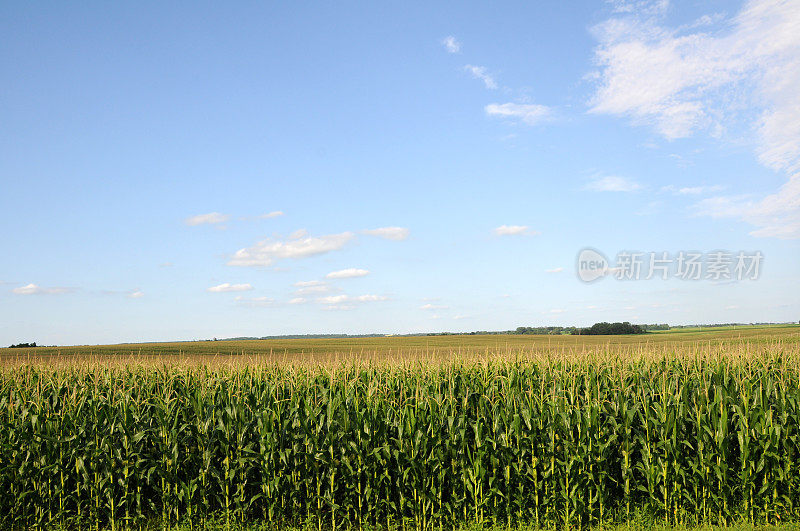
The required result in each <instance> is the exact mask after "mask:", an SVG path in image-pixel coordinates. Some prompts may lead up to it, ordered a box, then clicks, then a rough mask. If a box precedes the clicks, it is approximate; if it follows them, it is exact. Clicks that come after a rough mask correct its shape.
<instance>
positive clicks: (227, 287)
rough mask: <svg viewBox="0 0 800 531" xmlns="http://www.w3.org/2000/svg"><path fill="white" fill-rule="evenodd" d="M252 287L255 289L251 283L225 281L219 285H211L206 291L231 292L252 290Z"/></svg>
mask: <svg viewBox="0 0 800 531" xmlns="http://www.w3.org/2000/svg"><path fill="white" fill-rule="evenodd" d="M251 289H253V286H251V285H250V284H229V283H228V282H225V283H224V284H220V285H218V286H211V287H210V288H208V289H207V290H206V291H209V292H211V293H229V292H232V291H250V290H251Z"/></svg>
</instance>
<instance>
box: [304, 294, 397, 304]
mask: <svg viewBox="0 0 800 531" xmlns="http://www.w3.org/2000/svg"><path fill="white" fill-rule="evenodd" d="M385 300H389V297H386V296H384V295H356V296H355V297H352V296H350V295H330V296H328V297H320V298H319V299H317V302H320V303H322V304H342V303H345V302H348V303H358V302H378V301H385Z"/></svg>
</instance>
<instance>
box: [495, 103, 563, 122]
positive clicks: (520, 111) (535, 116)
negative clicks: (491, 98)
mask: <svg viewBox="0 0 800 531" xmlns="http://www.w3.org/2000/svg"><path fill="white" fill-rule="evenodd" d="M484 110H485V111H486V114H488V115H489V116H500V117H503V118H516V119H519V120H522V121H523V122H524V123H526V124H528V125H536V124H538V123H540V122H542V121H544V120H546V119H547V118H549V117H550V115H551V111H550V108H549V107H546V106H544V105H534V104H527V103H490V104H489V105H487V106H486V107H485V108H484Z"/></svg>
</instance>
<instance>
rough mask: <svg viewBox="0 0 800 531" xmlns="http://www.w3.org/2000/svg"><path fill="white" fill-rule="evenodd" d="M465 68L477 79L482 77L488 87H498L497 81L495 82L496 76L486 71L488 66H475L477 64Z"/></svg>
mask: <svg viewBox="0 0 800 531" xmlns="http://www.w3.org/2000/svg"><path fill="white" fill-rule="evenodd" d="M464 70H466V71H467V72H469V73H470V74H471V75H472V77H474V78H475V79H480V80H481V81H483V84H484V85H486V88H487V89H492V90H494V89H496V88H497V83H496V82H495V80H494V78H493V77H492V76H491V75H489V74H488V73H487V72H486V68H485V67H483V66H475V65H466V66H465V67H464Z"/></svg>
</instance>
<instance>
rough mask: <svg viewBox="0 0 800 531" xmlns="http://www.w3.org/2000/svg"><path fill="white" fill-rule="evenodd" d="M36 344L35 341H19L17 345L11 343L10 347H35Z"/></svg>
mask: <svg viewBox="0 0 800 531" xmlns="http://www.w3.org/2000/svg"><path fill="white" fill-rule="evenodd" d="M35 346H36V342H35V341H34V342H33V343H17V344H16V345H11V346H9V347H8V348H33V347H35Z"/></svg>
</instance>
